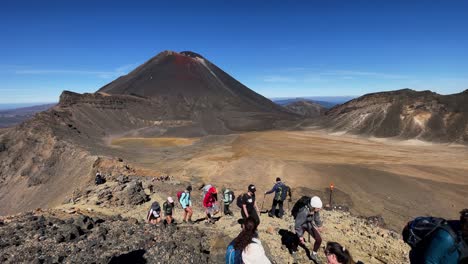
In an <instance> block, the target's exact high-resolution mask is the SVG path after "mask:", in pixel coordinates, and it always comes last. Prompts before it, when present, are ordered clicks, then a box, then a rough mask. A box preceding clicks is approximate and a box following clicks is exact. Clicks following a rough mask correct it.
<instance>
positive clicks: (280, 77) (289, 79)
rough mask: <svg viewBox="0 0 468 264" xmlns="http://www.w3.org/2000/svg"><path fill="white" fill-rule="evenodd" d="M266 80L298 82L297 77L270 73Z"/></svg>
mask: <svg viewBox="0 0 468 264" xmlns="http://www.w3.org/2000/svg"><path fill="white" fill-rule="evenodd" d="M263 81H264V82H289V83H290V82H296V79H294V78H291V77H286V76H281V75H270V76H265V77H264V78H263Z"/></svg>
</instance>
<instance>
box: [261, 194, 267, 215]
mask: <svg viewBox="0 0 468 264" xmlns="http://www.w3.org/2000/svg"><path fill="white" fill-rule="evenodd" d="M265 197H266V194H263V201H262V208H260V213H262V212H263V204H264V203H265Z"/></svg>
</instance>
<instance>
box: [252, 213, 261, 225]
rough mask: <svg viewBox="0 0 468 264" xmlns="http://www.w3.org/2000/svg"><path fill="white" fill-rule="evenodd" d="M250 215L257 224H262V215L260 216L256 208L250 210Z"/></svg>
mask: <svg viewBox="0 0 468 264" xmlns="http://www.w3.org/2000/svg"><path fill="white" fill-rule="evenodd" d="M249 215H250V216H251V217H252V218H253V219H254V220H255V223H256V224H257V226H258V225H260V217H258V214H257V211H256V210H253V211H252V212H249Z"/></svg>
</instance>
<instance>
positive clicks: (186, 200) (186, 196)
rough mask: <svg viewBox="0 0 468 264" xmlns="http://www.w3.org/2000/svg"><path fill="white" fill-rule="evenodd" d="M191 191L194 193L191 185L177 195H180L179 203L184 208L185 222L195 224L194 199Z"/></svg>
mask: <svg viewBox="0 0 468 264" xmlns="http://www.w3.org/2000/svg"><path fill="white" fill-rule="evenodd" d="M191 193H192V186H191V185H189V186H187V188H186V189H185V190H184V191H183V192H181V193H180V194H179V193H178V194H177V196H178V197H179V203H180V205H181V206H182V208H183V209H184V220H183V222H184V223H187V222H188V223H189V224H193V221H192V214H193V210H192V200H191Z"/></svg>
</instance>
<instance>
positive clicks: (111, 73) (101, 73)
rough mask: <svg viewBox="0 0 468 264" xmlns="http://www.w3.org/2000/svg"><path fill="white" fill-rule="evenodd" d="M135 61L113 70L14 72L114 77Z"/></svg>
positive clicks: (131, 66)
mask: <svg viewBox="0 0 468 264" xmlns="http://www.w3.org/2000/svg"><path fill="white" fill-rule="evenodd" d="M136 65H137V64H136V63H132V64H126V65H123V66H120V67H118V68H116V69H115V70H113V71H89V70H61V69H22V70H15V71H14V72H15V73H16V74H37V75H42V74H71V75H93V76H96V77H99V78H104V79H108V78H115V77H118V76H121V75H125V74H127V73H128V72H129V71H130V70H132V69H133V68H135V67H136Z"/></svg>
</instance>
